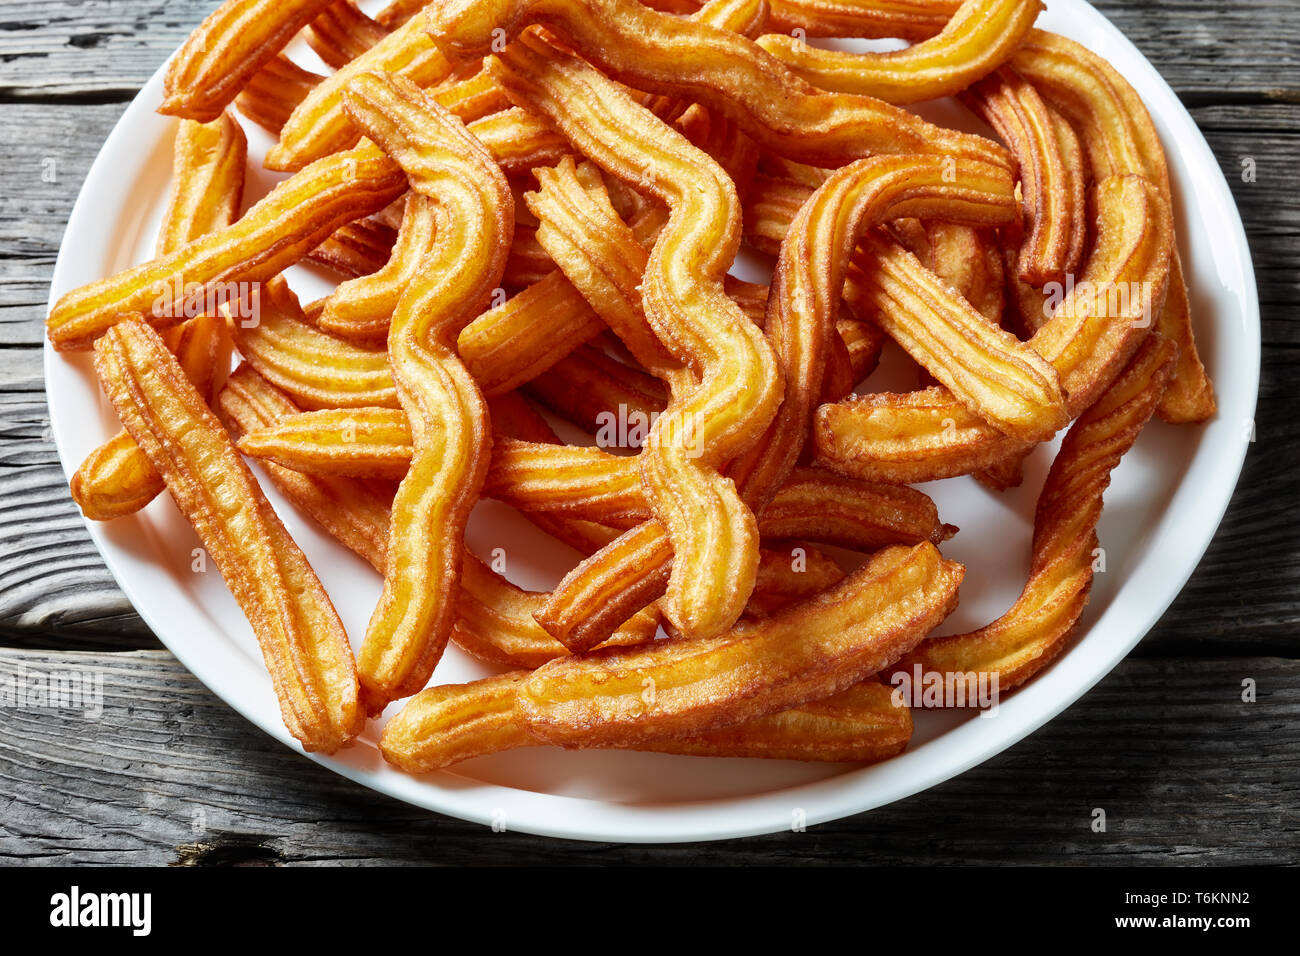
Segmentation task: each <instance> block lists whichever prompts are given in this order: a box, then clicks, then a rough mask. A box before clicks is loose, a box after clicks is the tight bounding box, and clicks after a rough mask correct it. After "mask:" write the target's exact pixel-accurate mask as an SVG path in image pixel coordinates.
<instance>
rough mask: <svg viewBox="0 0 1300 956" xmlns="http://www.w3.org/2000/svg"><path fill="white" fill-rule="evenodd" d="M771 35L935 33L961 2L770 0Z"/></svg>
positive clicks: (908, 37)
mask: <svg viewBox="0 0 1300 956" xmlns="http://www.w3.org/2000/svg"><path fill="white" fill-rule="evenodd" d="M771 3H772V12H771V15H770V16H769V17H768V26H769V28H770V29H771V30H772V32H778V31H779V32H781V33H790V34H793V33H794V31H795V30H802V31H803V32H804V35H805V36H810V37H866V38H868V39H878V38H880V37H902V38H903V39H904V40H924V39H926V38H927V37H932V36H934V35H935V34H937V33H939V31H941V30H942V29H943V28H944V27H945V26H947V25H948V21H949V20H950V19H952V15H953V14H954V13H956V12H957V8H958V7H959V6H961V0H771Z"/></svg>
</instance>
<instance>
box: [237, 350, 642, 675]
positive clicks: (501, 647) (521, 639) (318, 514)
mask: <svg viewBox="0 0 1300 956" xmlns="http://www.w3.org/2000/svg"><path fill="white" fill-rule="evenodd" d="M217 408H218V413H219V414H220V416H221V420H222V422H223V423H224V424H225V425H226V427H227V429H228V430H229V431H230V433H231V435H232V436H234V437H235V438H237V439H239V438H241V436H244V435H245V433H247V432H251V431H253V430H256V429H265V428H269V427H273V426H275V424H276V423H277V422H279V421H283V420H285V419H286V418H289V417H292V416H294V415H295V414H297V413H298V409H297V406H295V405H294V404H293V402H292V400H291V399H289V397H288V396H286V395H285V394H284V393H283V392H280V391H279V390H278V389H276V387H275V386H274V385H272V384H271V383H269V382H267V381H266V380H265V379H264V378H262V377H261V376H260V375H258V374H257V372H255V371H254V370H253V369H252V368H250V367H248V366H241V367H240V368H239V369H236V370H235V372H233V373H232V374H231V376H230V379H229V380H228V381H227V382H226V385H225V387H224V388H223V389H222V391H221V394H220V397H219V398H218V403H217ZM501 410H502V406H501V405H499V404H498V405H497V406H496V408H494V411H501ZM263 467H264V468H265V469H266V472H267V474H268V475H269V476H270V478H271V481H272V482H273V483H274V484H275V486H276V488H278V489H279V490H280V492H281V493H282V494H284V496H285V497H287V498H288V499H289V500H290V501H292V502H293V503H294V505H296V506H297V507H298V508H300V509H301V510H302V511H303V512H304V513H306V514H307V515H308V516H309V517H310V518H311V519H312V520H314V521H315V522H316V523H317V524H319V525H320V526H321V527H322V528H324V529H325V530H326V531H327V532H329V534H330V535H332V536H333V537H334V538H335V539H336V540H338V542H339V543H340V544H342V545H343V546H344V547H346V548H348V549H349V550H351V551H353V552H355V553H356V554H357V555H358V556H360V557H361V558H363V559H364V560H365V561H367V562H368V563H369V564H370V565H371V566H372V567H373V568H374V569H375V570H376V571H378V572H379V573H380V574H383V573H384V571H385V569H386V567H387V565H388V529H389V521H390V508H391V504H392V499H393V491H394V488H393V487H392V486H391V485H390V486H382V485H381V484H380V483H375V482H367V481H359V480H356V479H353V478H342V477H337V476H324V475H307V474H303V473H302V472H299V471H295V470H293V469H291V468H286V467H284V466H283V465H279V464H276V463H274V462H263ZM541 600H542V595H540V594H532V593H530V592H527V591H521V590H520V589H519V588H517V587H515V586H514V585H513V584H511V583H510V582H508V581H506V580H505V579H504V578H502V577H501V576H500V575H498V574H496V573H495V572H494V571H492V570H491V569H489V568H488V567H486V566H485V565H484V564H483V563H482V562H481V561H479V560H478V558H476V557H474V555H473V554H471V553H469V551H468V550H467V551H466V552H465V554H464V564H463V565H462V573H461V579H460V584H459V588H458V590H457V595H456V622H455V624H454V625H453V626H452V631H451V640H452V641H454V642H455V643H456V644H457V645H458V646H459V647H461V648H462V649H464V650H465V651H467V652H469V653H470V654H473V655H474V656H475V657H477V658H480V659H481V660H485V661H488V662H489V663H493V664H499V665H503V666H506V667H528V668H533V667H538V666H540V665H542V664H544V663H545V662H546V661H549V660H552V659H554V658H556V657H561V656H563V655H565V654H567V653H568V651H567V650H565V648H564V645H563V644H561V643H559V642H558V641H556V640H555V639H554V638H553V637H551V636H550V635H549V634H547V633H546V632H545V631H544V630H542V629H541V627H539V626H538V624H537V622H536V621H534V620H533V616H532V612H533V611H534V610H536V608H537V607H538V605H540V603H541ZM657 626H658V615H657V614H656V613H655V612H654V611H653V610H650V609H647V610H645V611H642V612H640V613H639V614H637V615H635V616H634V617H633V618H632V619H631V620H629V621H628V622H627V623H626V624H624V625H623V626H622V627H620V628H619V629H618V630H616V631H615V632H614V634H613V635H612V636H611V638H610V643H611V644H639V643H643V642H645V641H648V640H650V639H651V638H652V637H654V633H655V628H656V627H657Z"/></svg>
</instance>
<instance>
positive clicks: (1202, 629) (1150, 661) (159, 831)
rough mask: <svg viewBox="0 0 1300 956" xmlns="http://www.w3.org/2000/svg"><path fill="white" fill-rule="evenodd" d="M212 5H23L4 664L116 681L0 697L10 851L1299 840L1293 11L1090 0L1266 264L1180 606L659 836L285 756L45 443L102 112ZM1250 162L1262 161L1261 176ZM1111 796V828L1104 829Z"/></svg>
mask: <svg viewBox="0 0 1300 956" xmlns="http://www.w3.org/2000/svg"><path fill="white" fill-rule="evenodd" d="M214 3H215V0H166V2H165V0H100V2H69V0H42V2H36V0H6V2H5V3H4V4H3V5H0V162H2V163H3V165H2V166H0V168H3V170H4V177H3V180H2V181H3V184H4V185H3V188H2V189H0V676H2V675H3V674H4V673H6V672H12V671H13V670H15V669H16V668H18V667H21V666H26V667H29V668H42V669H49V670H54V669H59V668H60V667H63V668H67V667H76V668H89V669H92V670H98V671H99V672H101V673H102V674H103V675H104V678H105V687H104V689H105V695H106V701H105V710H104V713H103V715H102V716H101V717H100V718H99V719H98V720H93V721H92V720H86V719H85V718H84V717H82V716H80V715H77V714H73V713H62V714H60V713H52V712H39V713H37V712H26V711H15V710H12V709H0V808H2V809H0V862H5V861H10V862H17V861H27V862H36V863H41V862H88V863H105V862H138V863H167V862H173V861H180V862H199V863H204V862H268V863H300V864H311V863H321V862H332V861H337V862H346V863H380V862H395V863H417V862H419V863H463V862H478V863H515V862H534V861H566V862H592V863H607V862H631V863H638V862H707V863H737V862H745V863H811V862H843V863H854V862H1030V861H1032V862H1089V861H1093V862H1124V863H1130V862H1131V863H1159V862H1188V863H1250V862H1259V863H1286V862H1291V863H1294V862H1296V861H1297V859H1300V838H1298V837H1297V815H1298V811H1300V794H1298V793H1297V790H1298V782H1300V774H1298V773H1297V769H1298V766H1297V765H1298V763H1300V757H1298V756H1297V753H1298V752H1300V748H1297V747H1296V741H1297V736H1298V732H1300V715H1298V714H1297V711H1296V706H1297V705H1296V703H1295V701H1296V692H1297V689H1300V654H1298V653H1297V652H1298V650H1300V637H1298V636H1297V619H1298V618H1300V602H1298V601H1297V595H1298V594H1300V536H1298V535H1297V534H1296V531H1297V521H1296V518H1297V513H1298V511H1300V495H1298V494H1297V490H1298V489H1297V482H1296V480H1295V471H1296V467H1297V463H1298V462H1300V426H1297V422H1298V421H1300V401H1298V400H1297V398H1296V390H1295V388H1294V386H1293V384H1292V383H1293V382H1294V380H1295V378H1296V375H1297V372H1298V371H1300V369H1298V368H1297V364H1298V363H1297V358H1298V357H1300V332H1298V329H1300V324H1297V322H1296V321H1295V318H1294V307H1295V305H1296V303H1297V301H1298V300H1300V296H1298V295H1297V291H1298V288H1297V286H1298V284H1300V279H1298V278H1297V276H1298V275H1300V190H1297V189H1295V186H1294V181H1295V175H1296V172H1295V170H1296V169H1297V161H1298V160H1300V68H1298V67H1300V63H1298V62H1297V61H1298V60H1300V4H1297V3H1295V2H1284V0H1250V2H1237V3H1230V4H1227V5H1219V4H1213V5H1211V4H1207V3H1203V2H1196V0H1188V2H1173V0H1144V2H1121V0H1106V2H1101V3H1098V4H1097V5H1098V6H1099V7H1100V8H1101V9H1102V10H1103V12H1105V13H1106V15H1107V16H1108V17H1110V18H1111V19H1112V20H1113V21H1114V22H1115V23H1116V24H1117V25H1118V26H1120V28H1121V29H1123V30H1124V32H1125V33H1126V35H1128V36H1129V37H1130V39H1132V40H1133V42H1134V43H1136V44H1137V45H1138V47H1139V48H1141V49H1142V50H1143V52H1144V53H1145V54H1146V55H1147V56H1148V57H1149V58H1151V60H1152V61H1153V62H1154V63H1155V65H1156V66H1157V67H1158V68H1159V69H1160V71H1161V72H1162V74H1163V75H1164V76H1165V78H1166V79H1167V80H1168V81H1169V82H1170V84H1171V85H1172V86H1173V87H1174V88H1175V90H1177V91H1178V93H1179V95H1180V96H1181V97H1182V98H1183V100H1184V102H1185V103H1186V104H1187V105H1188V106H1189V107H1190V108H1191V111H1192V115H1193V117H1194V118H1195V119H1196V121H1197V123H1198V124H1199V125H1200V127H1201V129H1202V130H1203V132H1204V133H1205V135H1206V138H1207V140H1208V141H1209V143H1210V145H1211V147H1212V148H1213V149H1214V152H1215V154H1216V156H1217V157H1218V159H1219V161H1220V163H1221V165H1222V167H1223V169H1224V171H1225V173H1226V174H1227V177H1228V181H1229V183H1230V184H1231V186H1232V189H1233V193H1234V195H1235V197H1236V200H1237V203H1238V205H1239V207H1240V209H1241V212H1242V215H1243V218H1244V220H1245V223H1246V228H1247V232H1248V235H1249V238H1250V242H1251V248H1252V252H1253V254H1254V257H1255V268H1256V275H1257V278H1258V281H1259V286H1260V298H1261V306H1262V312H1263V340H1264V365H1263V377H1262V383H1261V392H1260V409H1259V414H1258V419H1257V442H1256V444H1255V445H1254V447H1253V448H1252V450H1251V453H1250V455H1249V458H1248V460H1247V465H1246V471H1245V473H1244V475H1243V477H1242V480H1241V482H1240V484H1239V487H1238V490H1237V493H1236V496H1235V497H1234V499H1233V503H1232V506H1231V508H1230V509H1229V512H1228V515H1227V517H1226V518H1225V520H1224V523H1223V525H1222V527H1221V528H1220V531H1219V533H1218V535H1217V536H1216V538H1215V541H1214V544H1213V545H1212V546H1211V548H1210V551H1209V552H1208V554H1207V555H1206V556H1205V558H1204V560H1203V561H1202V562H1201V565H1200V567H1199V568H1198V570H1197V571H1196V573H1195V575H1194V576H1193V577H1192V579H1191V581H1190V582H1189V583H1188V585H1187V587H1186V589H1185V590H1184V592H1183V593H1182V595H1181V596H1180V597H1179V599H1178V600H1177V601H1176V602H1175V604H1174V605H1173V607H1171V608H1170V609H1169V611H1168V612H1167V613H1166V614H1165V615H1164V617H1163V618H1162V619H1161V621H1160V623H1159V624H1158V625H1157V627H1156V628H1155V629H1154V630H1153V631H1152V633H1151V634H1150V635H1149V636H1148V637H1147V638H1146V639H1145V640H1144V641H1143V642H1142V644H1141V645H1139V647H1138V649H1137V650H1136V651H1135V652H1134V654H1133V655H1132V656H1131V657H1130V659H1129V660H1128V661H1126V662H1125V663H1124V664H1122V665H1121V666H1120V667H1119V668H1118V669H1117V670H1116V672H1115V673H1114V674H1112V675H1111V676H1110V677H1108V678H1107V679H1106V680H1105V681H1103V682H1102V684H1101V685H1099V686H1098V687H1097V688H1096V689H1094V690H1093V691H1092V692H1090V693H1089V694H1088V695H1087V696H1086V697H1085V698H1084V699H1083V700H1082V701H1080V702H1079V703H1078V704H1076V705H1075V706H1074V707H1072V708H1070V709H1069V710H1068V711H1067V712H1066V713H1065V714H1064V715H1062V716H1061V717H1060V718H1058V719H1056V720H1054V721H1053V722H1051V723H1050V724H1048V725H1047V726H1046V727H1045V728H1043V729H1042V730H1040V731H1039V732H1038V733H1036V734H1034V735H1033V736H1032V737H1031V738H1029V739H1028V740H1026V741H1024V742H1023V743H1021V744H1020V745H1019V746H1017V747H1015V748H1013V749H1012V750H1010V751H1008V752H1007V753H1005V754H1003V755H1001V756H1000V757H998V758H996V759H995V760H993V761H990V762H989V763H988V764H986V765H984V766H983V767H980V768H978V769H976V770H973V771H971V772H969V773H967V774H965V775H963V776H962V777H960V778H958V779H957V780H954V781H951V782H949V783H948V784H945V785H943V786H941V787H938V788H935V789H934V790H932V791H929V792H927V793H925V794H921V795H918V796H916V797H913V798H911V799H909V800H905V801H903V802H901V803H899V804H897V805H895V806H892V807H888V808H884V809H881V810H878V811H875V812H872V813H870V814H865V815H862V816H859V817H857V818H854V819H852V820H846V821H840V822H837V823H834V824H829V825H825V826H821V827H816V828H814V829H812V830H810V831H809V832H807V833H802V834H793V833H791V834H783V835H778V836H773V837H765V838H755V839H750V840H743V841H732V842H729V843H725V844H713V845H708V846H688V847H658V848H643V847H618V846H611V845H586V844H577V843H564V842H559V841H550V840H543V839H538V838H531V837H526V836H522V835H518V834H512V833H505V834H495V833H492V832H491V831H490V830H488V829H486V828H483V827H478V826H475V825H472V824H467V823H463V822H460V821H456V820H450V819H447V818H443V817H439V816H437V815H433V814H429V813H425V812H423V811H419V810H415V809H413V808H410V807H407V806H405V805H402V804H400V803H397V802H395V801H392V800H389V799H387V798H383V797H380V796H377V795H375V794H372V793H370V792H369V791H366V790H365V789H363V788H361V787H358V786H356V785H354V784H351V783H349V782H348V781H346V780H343V779H342V778H340V777H338V776H336V775H334V774H332V773H329V772H327V771H324V770H322V769H321V768H319V767H317V766H316V765H314V764H312V763H311V762H310V761H308V760H306V759H305V758H302V757H299V756H296V755H294V754H292V753H290V752H289V751H287V750H286V749H285V748H283V747H281V746H280V745H279V744H278V743H276V742H275V741H273V740H271V739H270V738H268V737H266V736H265V735H264V734H262V733H261V732H260V731H258V730H257V729H256V728H254V727H253V726H252V725H250V724H248V723H247V722H246V721H244V720H243V719H242V718H241V717H239V716H238V715H237V714H235V713H234V712H233V711H231V710H230V709H229V708H228V707H227V706H226V705H225V704H223V703H222V702H221V701H220V700H219V699H217V698H216V697H215V696H213V695H212V694H210V693H209V692H208V691H206V689H204V688H203V687H202V686H201V685H200V684H199V683H198V682H197V681H196V680H194V678H192V677H191V676H190V675H189V674H188V672H186V671H185V670H184V669H183V668H182V667H181V666H180V665H179V664H178V663H177V662H176V661H175V660H174V659H173V658H171V656H170V655H169V654H168V653H167V652H166V651H165V650H163V649H162V648H161V645H160V644H159V643H158V642H157V640H156V639H155V638H154V637H153V636H152V634H151V633H150V632H149V630H148V628H146V627H145V626H144V624H143V623H142V622H141V621H140V620H139V618H138V617H137V616H136V615H135V614H134V612H133V611H132V610H131V608H130V605H129V604H128V602H127V601H126V600H125V598H124V597H123V596H122V595H121V593H120V591H118V589H117V587H116V586H115V584H114V583H113V580H112V578H111V576H110V575H109V573H108V572H107V570H106V569H105V568H104V566H103V563H102V561H101V560H100V558H99V556H98V554H97V552H96V550H95V548H94V546H93V545H92V544H91V542H90V539H89V536H88V535H87V534H86V532H85V529H84V527H83V526H82V523H81V519H80V517H79V516H78V514H77V511H76V508H75V506H74V505H73V504H72V502H71V500H70V499H69V497H68V494H67V488H66V482H65V479H64V476H63V473H62V469H61V468H60V466H59V463H58V459H57V456H56V454H55V452H54V448H53V445H52V443H51V442H50V440H49V436H48V415H47V411H46V406H45V398H44V391H43V375H42V371H41V341H42V321H43V318H44V310H45V301H46V298H47V295H48V287H49V280H50V275H51V272H52V270H53V265H54V259H55V256H56V254H57V251H58V248H59V241H60V239H61V236H62V233H63V228H64V225H65V224H66V222H67V217H68V213H69V211H70V210H71V207H72V204H73V202H74V200H75V198H76V195H77V192H78V190H79V189H80V187H81V183H82V181H83V179H84V177H85V174H86V171H87V170H88V169H89V166H90V163H91V162H92V160H93V158H94V156H95V154H96V152H97V151H98V149H99V147H100V145H101V144H102V142H103V140H104V138H105V137H106V136H107V134H108V131H109V130H110V129H111V127H112V125H113V123H114V122H116V120H117V118H118V117H119V116H120V115H121V112H122V111H123V109H125V106H126V104H127V102H129V100H130V98H131V97H132V96H133V95H134V94H135V92H136V90H137V89H138V88H139V86H140V85H141V84H142V83H143V82H144V81H145V80H146V79H147V78H148V77H149V75H150V74H152V73H153V71H154V70H155V69H157V67H158V65H159V64H160V63H161V62H162V61H163V60H164V59H165V58H166V57H167V56H168V55H169V54H170V52H171V51H172V50H173V49H174V48H175V47H176V46H177V45H178V44H179V43H180V42H181V40H182V39H183V38H184V36H185V35H186V33H187V32H188V31H189V30H190V29H191V28H192V27H193V25H194V24H196V23H197V22H198V21H199V20H200V19H201V18H202V17H203V15H205V14H206V13H207V11H208V10H209V9H211V7H212V5H213V4H214ZM1243 157H1251V158H1253V159H1254V161H1255V164H1256V168H1257V178H1256V181H1255V182H1254V183H1246V182H1243V181H1242V179H1241V177H1240V168H1241V160H1242V158H1243ZM51 160H52V161H53V163H54V166H55V170H56V177H55V181H54V182H46V181H45V179H44V178H43V176H42V173H43V171H44V170H45V168H46V167H47V165H48V163H49V162H50V161H51ZM1245 677H1253V678H1254V679H1255V680H1256V681H1257V682H1258V686H1259V700H1258V701H1257V702H1256V703H1254V704H1243V703H1241V701H1240V687H1241V681H1242V679H1243V678H1245ZM1098 806H1100V807H1103V808H1105V809H1106V810H1107V815H1108V820H1109V824H1110V825H1109V826H1108V829H1107V832H1106V833H1104V834H1098V833H1093V832H1092V831H1091V830H1090V829H1089V822H1090V820H1091V817H1090V814H1091V811H1092V809H1093V808H1094V807H1098ZM196 811H201V813H200V816H201V818H202V821H203V827H202V828H200V827H198V826H197V825H196ZM200 831H201V832H200Z"/></svg>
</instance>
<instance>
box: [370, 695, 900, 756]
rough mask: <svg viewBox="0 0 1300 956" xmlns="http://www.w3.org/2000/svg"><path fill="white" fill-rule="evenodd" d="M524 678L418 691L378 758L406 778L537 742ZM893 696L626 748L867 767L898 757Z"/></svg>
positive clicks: (803, 708)
mask: <svg viewBox="0 0 1300 956" xmlns="http://www.w3.org/2000/svg"><path fill="white" fill-rule="evenodd" d="M527 679H528V672H527V671H515V672H513V673H509V674H501V675H499V676H496V677H487V678H484V679H482V680H478V681H474V682H472V683H469V684H446V685H443V686H441V687H430V688H429V689H428V690H425V691H422V692H421V693H420V694H419V695H418V696H417V697H415V698H414V699H413V700H411V701H410V702H409V703H408V704H407V705H406V706H405V707H404V708H402V710H401V712H400V713H398V714H397V716H395V717H394V718H393V719H392V720H390V721H389V722H388V724H387V725H386V726H385V727H384V734H383V737H382V738H381V740H380V749H381V751H382V752H383V755H384V759H385V760H387V761H388V762H389V763H391V764H393V765H394V766H396V767H400V768H401V769H402V770H406V771H408V772H410V773H429V772H430V771H433V770H440V769H442V768H443V767H448V766H451V765H452V764H455V763H459V762H460V761H462V760H467V759H469V758H471V757H481V756H484V755H485V754H490V753H499V752H501V751H503V750H512V749H514V748H516V747H528V746H533V745H536V744H538V743H541V741H538V740H536V739H534V738H533V736H532V735H531V734H529V733H528V731H527V730H526V729H525V727H524V726H523V722H522V721H521V720H520V719H519V717H518V715H517V713H516V700H517V697H518V692H519V689H520V687H521V686H522V685H523V683H524V682H525V681H526V680H527ZM892 693H893V692H892V691H891V690H890V689H889V688H888V687H886V686H885V685H884V684H881V683H880V682H879V681H863V682H862V683H861V684H856V685H854V686H853V687H850V688H849V689H847V690H844V691H841V692H840V693H838V694H836V695H834V696H832V697H828V698H826V699H825V700H820V701H814V702H811V703H806V704H801V705H800V706H798V707H792V708H790V709H788V710H783V711H780V712H779V713H775V714H769V715H767V716H765V717H756V718H753V719H751V720H747V721H745V722H743V723H740V724H736V725H733V726H730V727H724V728H719V729H716V730H709V731H704V732H702V733H699V734H694V735H691V736H683V737H679V736H673V737H662V738H655V739H650V740H640V741H637V742H635V743H632V744H628V745H627V746H629V747H630V748H632V749H636V750H649V751H658V752H660V753H674V754H691V755H694V756H707V757H767V758H771V759H776V760H817V761H855V762H874V761H878V760H883V759H885V758H887V757H891V756H893V755H895V754H897V753H901V752H902V750H903V749H904V748H905V747H906V746H907V742H908V740H909V739H910V738H911V735H912V716H911V713H910V712H909V711H908V710H907V708H906V707H896V706H894V704H893V701H892ZM611 746H617V745H611Z"/></svg>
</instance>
